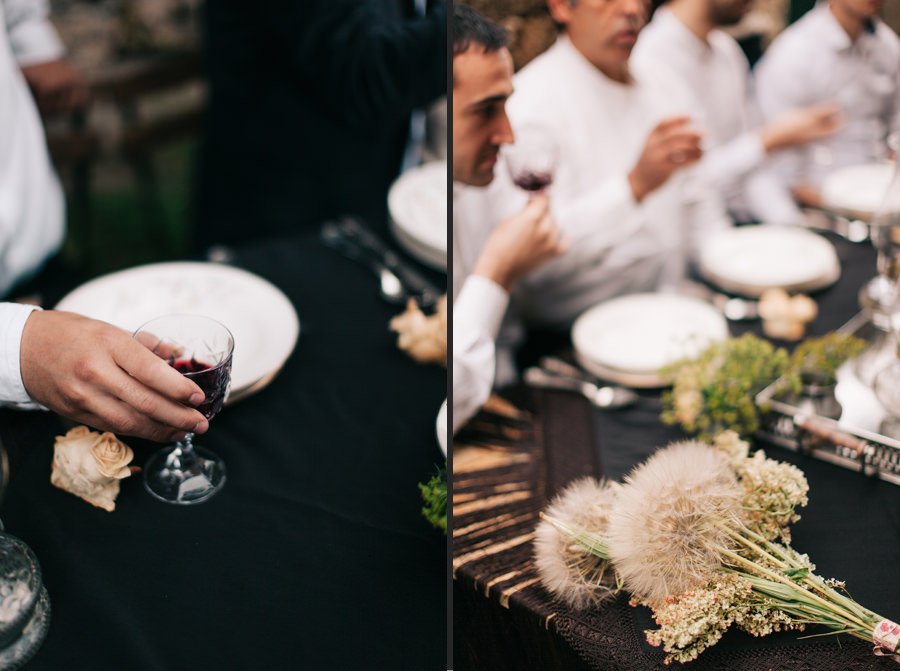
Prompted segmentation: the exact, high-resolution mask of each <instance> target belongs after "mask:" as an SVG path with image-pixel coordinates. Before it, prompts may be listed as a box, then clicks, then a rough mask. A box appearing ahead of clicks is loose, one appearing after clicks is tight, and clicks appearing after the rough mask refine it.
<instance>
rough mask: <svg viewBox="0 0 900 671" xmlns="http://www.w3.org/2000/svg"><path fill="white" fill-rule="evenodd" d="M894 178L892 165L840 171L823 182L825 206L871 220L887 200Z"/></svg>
mask: <svg viewBox="0 0 900 671" xmlns="http://www.w3.org/2000/svg"><path fill="white" fill-rule="evenodd" d="M893 175H894V166H893V164H891V163H867V164H863V165H851V166H848V167H846V168H840V169H838V170H835V171H834V172H832V173H830V174H829V175H828V176H827V177H826V178H825V179H824V180H823V181H822V203H823V205H824V206H825V208H826V209H828V210H832V211H834V212H837V213H838V214H843V215H847V216H850V217H856V218H859V219H864V220H866V221H870V220H871V219H872V217H873V215H874V214H875V211H876V210H877V209H878V207H879V206H880V205H881V201H883V200H884V196H885V194H886V193H887V190H888V186H890V183H891V177H893Z"/></svg>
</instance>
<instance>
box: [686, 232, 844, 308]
mask: <svg viewBox="0 0 900 671" xmlns="http://www.w3.org/2000/svg"><path fill="white" fill-rule="evenodd" d="M759 231H764V233H763V235H770V234H773V233H776V232H784V233H788V234H789V235H793V236H795V237H805V238H807V239H808V240H817V241H818V242H817V243H816V244H820V245H822V249H825V248H826V247H827V248H828V250H829V252H830V259H829V260H830V265H829V267H828V268H827V269H823V271H822V274H820V275H818V276H816V277H810V278H808V279H804V280H798V281H796V282H791V283H787V284H757V283H752V282H743V281H740V280H737V279H733V278H729V277H725V276H722V275H721V274H720V273H718V272H716V271H714V270H712V269H711V268H710V267H709V265H710V264H709V263H708V256H709V254H711V253H712V252H711V251H709V250H710V249H711V247H712V243H713V241H714V240H720V239H721V238H722V236H730V237H741V236H743V237H747V236H751V235H759ZM710 242H711V244H710V245H709V246H707V247H705V248H704V249H701V251H700V254H699V259H698V263H697V271H698V272H699V273H700V275H701V277H703V279H705V280H706V281H708V282H711V283H712V284H714V285H715V286H717V287H719V288H720V289H723V290H725V291H728V292H730V293H734V294H740V295H742V296H748V297H753V298H757V297H759V296H760V295H762V294H763V292H765V291H766V290H767V289H772V288H780V289H784V290H785V291H788V292H792V291H816V290H818V289H824V288H825V287H829V286H831V285H832V284H834V283H835V282H837V281H838V280H839V279H840V278H841V262H840V258H838V255H837V252H836V251H835V249H834V245H833V244H831V242H829V241H828V240H827V239H826V238H824V237H822V236H821V235H818V234H817V233H814V232H812V231H809V230H807V229H805V228H800V227H796V226H775V225H765V224H760V225H758V226H742V227H739V228H733V229H730V230H729V231H726V232H724V233H722V234H721V235H720V236H717V237H716V238H713V240H711V241H710Z"/></svg>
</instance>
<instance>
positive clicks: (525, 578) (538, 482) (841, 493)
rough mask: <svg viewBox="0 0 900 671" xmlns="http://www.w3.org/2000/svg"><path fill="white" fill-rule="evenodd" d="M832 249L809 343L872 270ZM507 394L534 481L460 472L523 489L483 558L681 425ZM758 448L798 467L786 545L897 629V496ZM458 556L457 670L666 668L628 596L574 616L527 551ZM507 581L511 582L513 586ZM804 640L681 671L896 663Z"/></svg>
mask: <svg viewBox="0 0 900 671" xmlns="http://www.w3.org/2000/svg"><path fill="white" fill-rule="evenodd" d="M830 239H831V240H832V241H833V242H834V243H835V246H836V248H837V250H838V254H839V256H840V257H841V261H842V264H843V269H844V275H843V277H842V278H841V280H840V281H839V282H838V283H837V284H836V285H835V286H833V287H831V288H829V289H827V290H825V291H823V292H820V293H818V294H816V295H815V298H816V299H817V301H818V303H819V307H820V315H819V317H818V318H817V319H816V321H815V322H814V323H813V324H812V325H811V328H810V330H809V332H810V334H811V335H817V334H822V333H826V332H828V331H830V330H833V329H835V328H837V327H838V326H840V325H841V324H843V323H844V322H846V321H847V320H849V319H850V318H851V317H852V316H853V315H854V314H855V313H856V312H857V311H858V307H857V306H858V303H857V292H858V289H859V287H860V286H861V285H862V283H863V282H864V281H865V280H867V279H868V278H869V276H871V275H872V274H873V273H874V256H873V253H872V249H871V247H870V246H868V245H865V244H863V245H853V244H850V243H848V242H846V241H843V240H841V239H839V238H836V237H830ZM731 326H732V329H731V330H732V333H733V334H735V335H738V334H740V333H743V332H746V331H748V330H749V331H754V332H756V333H757V334H759V333H760V324H759V323H758V322H755V323H754V322H750V323H743V324H732V325H731ZM560 343H561V341H560V340H559V338H558V337H557V338H554V337H552V336H550V337H548V336H547V334H542V336H541V337H538V338H535V339H534V340H533V342H532V343H531V346H530V347H529V348H528V350H527V351H526V353H525V355H524V357H523V358H524V361H523V363H528V362H529V360H531V359H533V358H534V357H535V356H537V355H538V354H540V353H547V352H548V351H552V350H553V349H554V348H555V347H558V346H559V345H560ZM512 393H513V394H515V395H516V398H517V399H518V401H519V404H520V405H523V406H525V407H528V408H529V409H530V410H532V411H533V412H534V413H535V434H534V445H533V446H532V447H528V446H525V445H523V449H524V450H525V452H526V453H527V454H528V455H529V456H530V458H531V460H532V461H533V462H534V465H533V467H532V470H531V472H530V474H529V473H528V472H525V471H523V470H522V469H523V466H521V465H518V466H515V467H513V466H507V467H506V468H508V469H510V468H515V469H518V470H515V471H510V474H507V473H504V472H503V470H502V469H494V470H493V471H490V472H485V473H481V474H479V475H478V477H474V476H472V475H471V474H466V476H465V477H466V480H465V484H464V486H463V487H462V488H461V489H462V491H463V492H465V493H469V492H472V491H474V490H475V489H476V488H477V487H478V486H479V485H478V483H479V482H484V483H488V482H490V483H491V486H492V487H493V489H494V491H495V492H500V491H503V488H504V487H508V486H509V482H522V481H526V480H528V481H529V489H530V491H531V494H532V498H531V500H530V505H529V506H525V505H524V504H523V503H522V502H521V501H520V502H518V504H517V505H519V508H518V510H516V511H515V512H510V511H509V510H507V509H505V508H504V507H503V506H500V507H498V508H497V514H498V515H500V514H507V513H509V514H510V515H514V514H520V515H521V516H522V518H523V519H524V520H525V521H524V522H522V523H520V524H519V525H518V526H517V527H514V528H510V527H505V528H501V529H499V530H498V531H497V532H496V533H494V534H493V536H494V537H493V538H491V539H490V544H489V545H488V547H489V548H490V549H491V551H493V550H494V549H496V548H503V547H504V542H506V543H507V544H508V543H509V542H511V541H508V539H510V538H515V539H522V538H525V537H526V535H527V534H528V533H529V532H530V531H531V530H532V529H533V528H534V525H535V523H536V511H537V510H539V509H540V507H541V506H542V505H545V504H546V502H547V501H548V500H549V499H550V498H552V496H553V495H554V493H555V492H557V491H558V490H559V489H560V488H561V487H563V486H564V485H565V484H566V483H567V482H569V481H571V480H572V479H573V478H574V477H577V476H579V475H587V474H593V475H598V476H599V475H603V476H606V477H610V478H621V477H622V476H623V475H624V474H625V473H627V472H628V471H629V470H630V469H631V468H632V467H633V466H634V465H635V464H636V463H639V462H640V461H642V460H643V459H645V458H646V457H647V456H648V455H649V454H650V453H652V452H653V451H654V450H655V449H656V448H657V447H660V446H662V445H665V444H666V443H667V442H669V441H671V440H675V439H681V438H684V437H685V435H684V434H683V433H682V432H681V430H680V429H679V428H678V427H669V426H665V425H663V424H662V423H661V422H660V420H659V414H660V411H661V404H660V401H659V396H658V394H657V393H645V394H643V395H642V399H641V400H640V401H639V402H638V403H637V404H636V405H635V406H633V407H632V408H629V409H624V410H620V411H615V412H602V411H598V410H593V409H592V408H591V407H590V406H589V405H588V404H587V403H586V401H584V400H583V399H581V398H579V397H577V396H575V395H573V394H565V393H560V392H535V393H533V394H532V393H530V392H529V391H528V390H523V389H517V390H512ZM526 442H527V441H526ZM757 446H759V447H762V448H764V449H765V450H766V452H767V453H768V454H769V456H772V457H774V458H776V459H782V460H785V461H789V462H791V463H795V464H797V465H799V466H800V467H801V468H802V469H803V470H804V471H805V473H806V475H807V478H808V480H809V483H810V495H809V499H810V501H809V506H808V507H807V508H805V509H803V510H802V511H801V512H802V520H801V521H800V522H798V523H797V524H796V525H794V527H793V529H794V533H793V545H794V547H795V548H797V549H799V550H800V551H802V552H806V553H808V554H809V555H810V557H811V558H812V560H813V562H815V563H816V564H817V566H818V573H819V574H820V575H823V576H825V577H835V578H839V579H842V580H846V582H847V587H848V589H849V591H850V594H851V595H852V596H853V597H854V598H855V599H856V600H857V601H859V602H860V603H862V604H863V605H865V606H866V607H868V608H870V609H872V610H874V611H875V612H878V613H880V614H882V615H883V616H885V617H892V618H893V619H895V620H896V619H897V618H898V617H900V578H898V577H897V567H898V566H900V487H897V486H896V485H891V484H888V483H885V482H882V481H877V480H870V479H867V478H865V477H863V476H861V475H860V474H858V473H854V472H851V471H848V470H845V469H842V468H839V467H837V466H834V465H831V464H827V463H824V462H821V461H816V460H814V459H811V458H807V457H804V456H802V455H799V454H796V453H793V452H790V451H787V450H784V449H781V448H778V447H775V446H773V445H768V444H765V443H761V442H758V443H757ZM506 449H515V448H514V447H513V448H509V447H507V448H506ZM455 477H456V476H455ZM455 496H456V488H454V497H455ZM482 496H488V494H486V493H483V494H482ZM453 524H454V527H455V528H456V527H458V526H459V525H466V524H470V525H471V520H469V519H462V520H457V519H456V517H454V522H453ZM471 527H472V528H474V525H471ZM467 533H468V532H465V533H464V534H463V536H465V535H466V534H467ZM459 545H460V546H462V547H461V548H460V549H459V550H458V549H457V544H455V545H454V557H455V564H454V566H455V567H456V569H457V570H456V574H455V578H456V580H455V581H454V651H455V656H454V661H455V663H456V668H457V671H465V670H467V669H516V670H517V671H525V670H528V669H535V670H538V669H540V670H541V671H547V670H549V669H565V670H566V671H576V670H582V669H584V670H587V669H592V670H597V669H609V670H611V671H613V670H615V671H622V670H626V669H662V668H665V667H664V666H663V665H662V659H663V655H662V653H661V652H660V651H659V650H658V649H654V648H652V647H650V646H649V645H647V644H646V643H645V642H644V640H643V636H642V634H641V632H642V630H643V629H647V628H651V627H652V626H653V625H652V622H651V619H650V617H649V611H648V610H646V609H643V608H641V609H634V608H630V607H628V606H627V603H626V599H624V598H620V599H619V600H618V601H616V602H614V603H612V604H608V605H607V607H606V608H604V609H602V610H594V611H587V612H583V613H577V612H572V611H570V610H568V609H566V608H565V607H564V606H562V605H560V604H558V603H555V602H554V601H553V599H552V598H550V596H549V594H547V593H546V592H545V591H544V590H543V588H542V587H541V586H540V584H539V583H533V584H532V583H530V581H531V579H532V576H536V573H535V572H534V569H533V565H531V561H530V541H528V543H527V544H526V543H520V544H517V545H515V546H511V547H509V548H506V549H503V550H502V551H496V552H493V554H490V555H489V556H488V555H486V556H484V557H481V556H479V555H474V554H468V555H467V556H466V557H465V558H463V559H460V554H461V553H471V552H472V550H471V548H473V547H476V540H473V541H472V542H471V543H469V542H468V540H466V541H464V542H461V543H459ZM513 572H515V574H516V575H515V577H510V576H511V575H512V574H513ZM504 601H505V606H506V607H505V608H504ZM799 636H800V635H798V634H795V633H791V634H781V635H775V636H770V637H766V638H763V639H753V638H752V637H750V636H747V635H743V634H740V633H729V634H728V635H727V636H726V637H725V638H724V639H723V640H722V641H721V642H720V643H719V644H717V645H716V646H714V647H713V648H712V649H710V650H708V651H707V652H705V653H704V654H703V655H702V656H701V657H700V659H698V660H696V661H695V662H693V663H692V664H691V665H689V666H688V667H685V668H692V669H695V671H706V670H710V669H716V670H717V671H722V670H724V669H729V670H731V669H741V670H749V669H779V670H780V669H800V670H803V671H807V670H810V671H811V670H813V669H815V670H816V671H821V670H822V669H841V670H843V669H881V668H892V667H893V662H890V661H887V660H884V659H878V658H875V657H873V656H872V655H871V652H870V651H871V645H866V644H865V643H863V642H860V641H858V640H855V639H850V638H843V639H841V640H840V641H838V640H836V639H835V638H834V637H827V638H821V639H811V640H810V639H807V640H801V639H800V638H799Z"/></svg>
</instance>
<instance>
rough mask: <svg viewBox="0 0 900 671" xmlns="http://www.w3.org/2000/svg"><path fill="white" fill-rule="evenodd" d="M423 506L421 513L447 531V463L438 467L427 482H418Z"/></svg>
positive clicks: (436, 525) (433, 523)
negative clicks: (423, 502)
mask: <svg viewBox="0 0 900 671" xmlns="http://www.w3.org/2000/svg"><path fill="white" fill-rule="evenodd" d="M419 491H420V492H421V493H422V500H423V501H425V507H424V508H422V515H423V516H424V517H425V519H426V520H428V521H429V522H431V524H432V525H434V526H435V527H437V528H438V529H440V530H441V531H443V532H444V533H447V464H446V462H445V463H444V465H443V466H442V467H441V468H439V469H438V472H437V473H435V474H434V475H432V476H431V479H430V480H429V481H428V482H420V483H419Z"/></svg>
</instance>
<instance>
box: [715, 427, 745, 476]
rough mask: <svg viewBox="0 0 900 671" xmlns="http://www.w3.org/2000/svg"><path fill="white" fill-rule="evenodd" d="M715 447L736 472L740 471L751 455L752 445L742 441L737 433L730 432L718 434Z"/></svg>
mask: <svg viewBox="0 0 900 671" xmlns="http://www.w3.org/2000/svg"><path fill="white" fill-rule="evenodd" d="M713 447H714V448H715V449H716V450H718V451H719V452H720V453H721V454H722V455H723V456H724V457H725V458H726V459H727V460H728V464H729V465H730V466H731V467H732V468H733V469H734V470H738V468H739V467H740V466H741V465H742V464H743V463H744V460H745V459H746V458H747V455H749V454H750V443H748V442H747V441H746V440H741V437H740V436H739V435H738V433H737V431H731V430H729V431H723V432H722V433H720V434H718V435H717V436H716V437H715V438H714V439H713Z"/></svg>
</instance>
